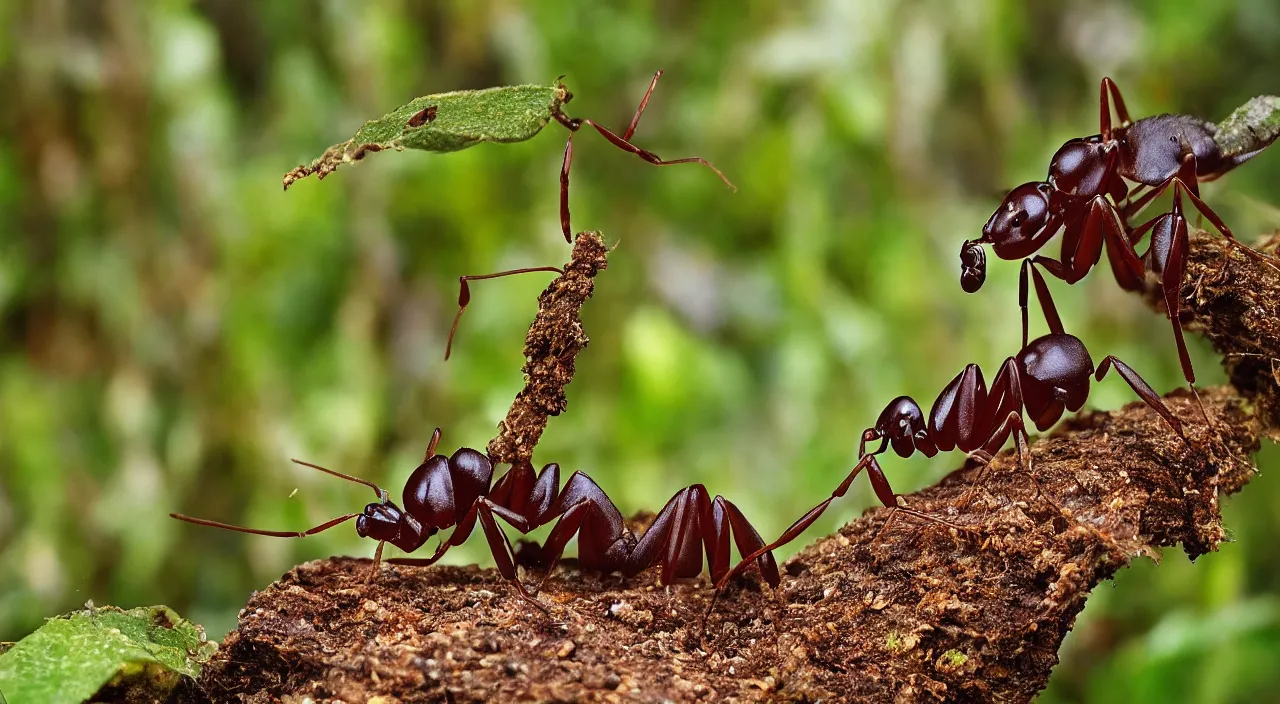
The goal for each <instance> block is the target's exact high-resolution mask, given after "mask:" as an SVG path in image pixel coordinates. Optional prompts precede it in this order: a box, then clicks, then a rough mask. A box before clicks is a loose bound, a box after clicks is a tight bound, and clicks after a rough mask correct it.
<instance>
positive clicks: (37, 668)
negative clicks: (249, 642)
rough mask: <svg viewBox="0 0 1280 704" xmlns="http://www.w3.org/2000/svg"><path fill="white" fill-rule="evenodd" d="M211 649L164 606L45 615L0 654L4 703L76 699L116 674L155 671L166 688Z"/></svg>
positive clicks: (151, 674) (194, 669) (191, 673)
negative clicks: (40, 623)
mask: <svg viewBox="0 0 1280 704" xmlns="http://www.w3.org/2000/svg"><path fill="white" fill-rule="evenodd" d="M216 649H217V644H216V643H211V642H208V641H206V640H205V636H204V629H202V628H200V627H199V626H197V625H195V624H193V623H191V622H189V621H186V620H183V619H182V618H180V617H179V616H178V614H177V613H175V612H174V611H173V610H172V609H170V608H169V607H167V606H151V607H143V608H137V609H130V610H129V611H122V610H120V609H117V608H115V607H110V606H107V607H103V608H100V609H95V608H92V605H90V608H86V609H84V610H82V611H76V612H73V613H71V614H67V615H65V616H58V617H56V618H52V619H49V620H48V621H47V622H46V623H45V625H44V626H42V627H41V628H40V629H39V630H37V631H36V632H35V633H32V634H31V635H29V636H27V637H26V638H23V639H22V640H20V641H18V642H17V643H16V644H15V645H14V646H13V647H12V648H10V649H9V650H8V651H7V652H5V653H4V654H3V655H0V692H3V695H0V696H7V698H8V701H9V704H24V703H25V702H42V703H43V702H48V703H49V704H57V703H59V702H81V701H84V700H85V699H88V698H89V697H91V696H93V694H94V693H95V692H97V691H98V690H99V689H100V688H101V687H102V686H103V685H105V684H107V683H109V682H112V681H113V680H114V679H116V678H127V677H135V676H139V675H141V676H145V677H147V678H148V680H153V679H156V678H157V677H158V679H159V680H160V681H161V682H162V684H163V685H164V686H166V687H168V688H172V686H174V685H176V684H177V682H178V680H179V676H181V675H185V676H188V677H196V676H198V675H199V674H200V665H201V663H203V662H206V661H207V660H208V659H209V657H210V656H211V655H212V654H213V651H214V650H216Z"/></svg>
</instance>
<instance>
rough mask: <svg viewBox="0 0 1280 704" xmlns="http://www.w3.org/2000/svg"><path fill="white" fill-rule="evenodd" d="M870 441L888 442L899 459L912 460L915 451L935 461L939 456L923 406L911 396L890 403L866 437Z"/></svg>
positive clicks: (865, 434) (864, 435)
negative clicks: (934, 456)
mask: <svg viewBox="0 0 1280 704" xmlns="http://www.w3.org/2000/svg"><path fill="white" fill-rule="evenodd" d="M868 435H870V436H872V438H871V439H879V438H886V439H888V441H889V444H890V445H892V446H893V451H894V452H896V453H898V456H899V457H910V456H911V455H912V453H914V452H915V451H916V450H920V451H921V452H923V453H924V454H926V455H928V456H930V457H932V456H933V454H934V453H936V452H937V448H936V447H935V446H934V444H933V441H932V440H931V439H930V438H929V424H928V422H927V421H926V420H925V418H924V413H923V412H922V411H921V410H920V405H919V404H917V403H916V402H915V399H913V398H911V397H910V396H899V397H897V398H895V399H893V400H892V401H890V402H889V405H888V406H885V409H884V410H883V411H881V412H880V417H879V418H877V419H876V425H875V428H874V430H868V431H867V432H866V433H863V439H864V441H866V440H867V436H868Z"/></svg>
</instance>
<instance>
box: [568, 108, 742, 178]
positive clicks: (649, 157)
mask: <svg viewBox="0 0 1280 704" xmlns="http://www.w3.org/2000/svg"><path fill="white" fill-rule="evenodd" d="M578 119H580V120H581V121H582V123H583V124H587V125H591V126H592V127H594V128H595V130H596V131H597V132H599V133H600V135H601V136H602V137H604V138H605V139H607V140H608V141H609V143H610V144H612V145H613V146H615V147H617V148H619V149H621V150H622V151H624V152H630V153H632V154H635V155H636V156H638V157H640V158H641V159H644V160H645V161H647V162H649V163H650V164H653V165H654V166H672V165H675V164H702V165H703V166H705V167H707V168H708V169H711V170H712V171H714V172H715V174H716V176H719V177H720V180H721V181H723V182H724V185H726V186H728V187H729V190H731V191H737V190H738V187H737V186H735V185H733V182H732V181H730V180H729V177H727V176H725V175H724V173H722V172H721V171H720V169H717V168H716V167H715V165H714V164H712V163H711V162H709V161H707V160H706V159H703V158H702V157H700V156H689V157H684V158H682V159H663V158H661V157H659V156H658V155H657V154H654V153H653V152H651V151H647V150H644V149H641V148H640V147H637V146H636V145H634V144H632V143H631V142H628V141H627V140H625V139H623V138H622V137H619V136H618V135H616V134H614V133H613V131H611V130H610V129H609V128H608V127H605V126H604V125H601V124H598V123H596V122H593V121H592V120H589V119H587V118H585V117H583V118H578Z"/></svg>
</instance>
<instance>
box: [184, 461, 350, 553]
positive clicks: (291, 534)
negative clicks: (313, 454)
mask: <svg viewBox="0 0 1280 704" xmlns="http://www.w3.org/2000/svg"><path fill="white" fill-rule="evenodd" d="M317 469H319V468H318V467H317ZM326 471H327V470H326ZM339 476H341V475H339ZM348 478H349V477H348ZM359 515H360V514H358V513H348V514H347V515H345V516H338V517H337V518H335V519H333V520H331V521H327V522H325V523H321V524H320V525H318V526H316V527H314V528H308V529H307V530H304V531H295V530H260V529H258V528H245V527H244V526H233V525H231V524H230V523H219V522H217V521H210V520H208V519H207V518H195V517H193V516H186V515H183V514H181V513H171V514H169V517H170V518H176V519H178V520H179V521H186V522H187V523H194V524H196V525H198V526H209V527H210V528H221V529H223V530H234V531H236V532H237V533H251V534H253V535H265V536H268V537H271V538H305V537H307V536H308V535H315V534H316V533H319V532H321V531H326V530H329V529H330V528H332V527H334V526H336V525H339V524H342V523H346V522H347V521H349V520H351V519H353V518H355V517H357V516H359Z"/></svg>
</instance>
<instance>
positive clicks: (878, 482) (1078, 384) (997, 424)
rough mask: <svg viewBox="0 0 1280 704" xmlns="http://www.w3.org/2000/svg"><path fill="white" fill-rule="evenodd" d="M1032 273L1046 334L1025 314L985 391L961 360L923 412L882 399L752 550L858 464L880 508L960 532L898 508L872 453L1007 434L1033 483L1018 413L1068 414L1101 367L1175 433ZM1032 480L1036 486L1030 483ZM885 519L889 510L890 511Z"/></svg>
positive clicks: (1157, 405) (1176, 424)
mask: <svg viewBox="0 0 1280 704" xmlns="http://www.w3.org/2000/svg"><path fill="white" fill-rule="evenodd" d="M1026 272H1027V267H1026V266H1024V267H1023V272H1022V274H1023V275H1022V280H1021V284H1022V285H1021V288H1022V291H1023V295H1024V296H1025V290H1026ZM1032 273H1033V274H1034V276H1035V283H1036V293H1037V296H1038V298H1039V300H1040V304H1041V306H1042V307H1043V308H1044V309H1045V318H1046V319H1047V320H1048V322H1049V328H1050V333H1049V334H1048V335H1044V336H1042V337H1039V338H1036V339H1035V340H1032V341H1030V342H1027V339H1026V338H1027V328H1026V320H1025V318H1024V322H1023V333H1022V337H1023V343H1022V349H1021V350H1019V352H1018V354H1017V355H1016V356H1013V357H1008V358H1006V359H1005V361H1004V363H1003V364H1001V365H1000V369H999V371H997V372H996V376H995V378H994V379H993V380H992V382H991V387H990V389H988V388H987V385H986V383H985V382H984V380H983V375H982V369H981V368H979V367H978V365H976V364H970V365H967V366H966V367H965V368H964V371H962V372H960V373H959V374H957V375H956V377H955V378H954V379H952V380H951V383H949V384H947V386H946V388H944V389H943V390H942V393H940V394H938V397H937V398H936V399H935V400H934V402H933V406H932V408H931V409H930V411H929V415H928V417H927V418H926V416H925V414H924V412H923V411H922V410H921V407H920V404H918V403H917V402H916V401H915V399H913V398H911V397H910V396H899V397H898V398H895V399H893V400H892V401H890V402H889V404H888V405H887V406H885V409H884V410H883V411H882V412H881V413H880V416H879V418H877V419H876V423H875V425H874V426H872V427H870V428H867V429H866V430H865V431H863V433H862V439H861V442H860V444H859V448H858V457H859V459H858V463H857V464H855V465H854V467H853V469H851V470H850V471H849V473H848V475H847V476H846V477H845V478H844V481H842V482H841V483H840V485H839V486H838V487H836V489H835V491H833V492H832V494H831V496H830V497H828V498H827V499H826V500H825V501H823V502H822V503H820V504H818V505H817V506H815V507H813V508H812V509H810V510H809V511H808V512H807V513H805V514H804V515H803V516H801V517H800V519H799V520H797V521H796V522H795V523H793V524H791V526H790V527H789V528H787V529H786V530H785V531H783V532H782V535H780V536H779V537H778V539H777V540H775V541H773V542H771V543H769V544H768V545H763V546H761V547H760V548H759V549H757V552H761V551H772V550H776V549H777V548H779V547H782V546H783V545H786V544H787V543H789V542H791V541H792V540H795V539H796V538H797V537H798V536H799V535H800V534H801V533H802V532H804V530H805V529H806V528H808V527H809V526H810V525H812V524H813V522H814V521H816V520H817V519H818V517H819V516H821V515H822V513H823V512H824V511H826V509H827V507H828V506H830V505H831V503H832V502H833V501H835V500H836V499H838V498H840V497H842V496H844V495H845V493H846V492H847V491H848V490H849V487H850V485H851V484H852V483H853V480H854V479H855V478H856V477H857V476H858V474H859V473H860V472H862V471H863V470H866V472H867V476H868V478H869V479H870V481H871V486H872V488H873V489H874V490H875V492H876V497H877V498H878V499H880V502H881V503H882V504H884V505H885V506H886V507H888V508H890V509H891V510H893V511H894V512H895V513H896V512H902V513H905V514H907V515H911V516H915V517H917V518H921V519H924V520H927V521H930V522H933V523H939V524H942V525H946V526H948V527H951V528H957V529H961V530H965V529H963V528H962V527H960V526H956V525H954V524H951V523H949V522H947V521H944V520H942V519H940V518H937V517H936V516H931V515H929V514H926V513H922V512H919V511H915V510H913V509H908V508H906V507H903V506H901V505H900V504H899V502H898V495H897V494H895V493H894V492H893V489H892V488H890V486H889V482H888V480H886V479H885V476H884V472H883V471H882V470H881V468H880V463H879V461H878V460H877V459H876V457H877V455H880V454H883V453H884V452H885V451H886V450H888V449H889V448H893V451H894V452H895V453H897V454H898V456H900V457H904V458H905V457H910V456H911V455H913V454H915V453H916V452H919V453H921V454H923V455H925V456H926V457H933V456H934V455H936V454H937V453H938V452H940V451H942V452H947V451H950V450H953V449H958V450H960V451H962V452H964V453H966V454H968V455H970V456H973V457H976V458H978V459H979V460H980V461H982V462H983V463H984V464H985V463H988V462H990V460H991V458H992V457H994V456H995V454H996V453H997V452H999V451H1000V448H1002V447H1003V446H1004V444H1005V442H1007V441H1008V439H1009V436H1010V435H1012V436H1013V438H1014V442H1015V447H1016V448H1017V454H1018V461H1019V464H1020V465H1021V466H1022V467H1023V469H1024V471H1025V472H1026V473H1027V476H1028V477H1030V478H1031V479H1032V480H1033V481H1034V479H1035V475H1034V474H1033V473H1032V467H1031V453H1030V447H1029V444H1030V438H1029V436H1028V435H1027V430H1026V424H1025V422H1024V421H1023V415H1024V414H1025V415H1026V416H1027V417H1029V418H1030V419H1031V421H1032V422H1033V423H1034V424H1035V426H1036V429H1037V430H1039V431H1044V430H1047V429H1048V428H1050V427H1051V426H1052V425H1053V424H1054V423H1057V422H1058V420H1059V419H1060V418H1062V415H1063V413H1065V412H1067V411H1071V412H1075V411H1078V410H1080V408H1081V407H1083V406H1084V403H1085V401H1086V400H1087V399H1088V397H1089V378H1090V377H1091V376H1092V377H1094V379H1096V380H1097V381H1102V379H1103V377H1105V376H1106V375H1107V372H1108V371H1110V370H1111V368H1112V367H1115V370H1116V372H1118V373H1119V374H1120V376H1121V377H1122V378H1123V379H1124V380H1125V381H1126V382H1127V383H1128V384H1129V386H1130V387H1131V388H1132V389H1133V390H1134V391H1135V392H1136V393H1137V394H1138V396H1139V397H1140V398H1141V399H1142V400H1143V401H1145V402H1146V403H1147V405H1149V406H1151V408H1153V409H1154V410H1155V411H1156V412H1157V413H1159V414H1160V415H1161V417H1163V418H1164V420H1165V422H1167V423H1168V425H1169V427H1170V428H1171V429H1172V430H1173V431H1174V432H1175V433H1177V434H1178V436H1179V437H1182V438H1183V440H1184V441H1185V440H1186V438H1185V436H1183V434H1182V423H1181V421H1179V420H1178V418H1177V417H1176V416H1174V415H1173V412H1172V411H1170V410H1169V408H1168V406H1166V405H1165V404H1164V402H1163V401H1162V400H1161V399H1160V396H1159V395H1158V394H1157V393H1156V392H1155V390H1153V389H1152V388H1151V386H1150V385H1149V384H1147V382H1146V381H1145V380H1143V378H1142V377H1141V376H1139V375H1138V373H1137V372H1135V371H1134V370H1133V369H1132V368H1130V367H1129V366H1128V365H1127V364H1125V363H1124V362H1122V361H1120V360H1119V359H1116V358H1115V357H1113V356H1107V357H1105V358H1103V360H1102V363H1101V364H1100V365H1098V366H1097V367H1096V368H1095V367H1094V366H1093V359H1092V358H1091V357H1090V356H1089V351H1088V350H1087V349H1085V346H1084V343H1083V342H1081V341H1080V339H1079V338H1077V337H1075V336H1074V335H1070V334H1068V333H1066V332H1065V331H1064V330H1063V328H1062V321H1061V320H1060V318H1059V317H1058V312H1057V309H1056V307H1055V306H1054V304H1053V300H1052V299H1051V298H1050V297H1049V289H1048V287H1047V286H1046V285H1045V282H1044V279H1043V277H1041V275H1040V273H1039V272H1038V271H1035V270H1034V269H1033V270H1032ZM877 441H879V443H880V446H879V447H877V448H875V449H873V450H871V451H870V452H868V451H867V445H868V443H874V442H877ZM1038 484H1039V483H1038V482H1037V487H1038ZM891 519H892V516H891ZM754 557H755V555H747V556H746V557H744V559H743V562H742V563H740V564H739V565H737V566H735V567H734V569H732V570H730V571H729V572H727V573H725V575H724V577H722V578H721V579H720V580H719V581H718V582H717V584H716V587H717V589H721V588H723V587H724V585H725V584H727V583H728V580H729V579H730V578H732V577H733V576H734V575H735V574H736V573H737V570H738V569H739V567H743V566H745V565H746V564H748V563H749V561H750V560H751V559H753V558H754Z"/></svg>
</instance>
